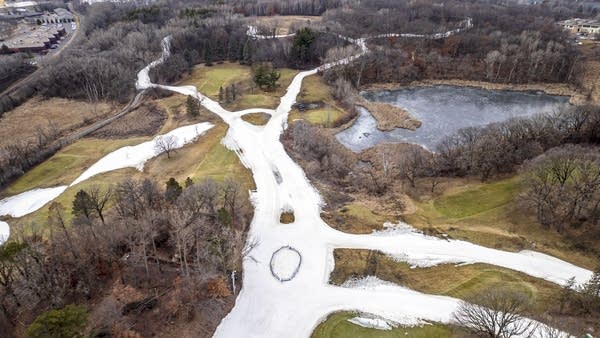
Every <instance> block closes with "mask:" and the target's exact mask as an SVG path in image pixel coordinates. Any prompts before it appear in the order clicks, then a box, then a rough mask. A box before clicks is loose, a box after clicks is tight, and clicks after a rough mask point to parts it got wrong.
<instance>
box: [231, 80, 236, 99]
mask: <svg viewBox="0 0 600 338" xmlns="http://www.w3.org/2000/svg"><path fill="white" fill-rule="evenodd" d="M235 98H236V93H235V83H234V84H232V85H231V100H232V101H235Z"/></svg>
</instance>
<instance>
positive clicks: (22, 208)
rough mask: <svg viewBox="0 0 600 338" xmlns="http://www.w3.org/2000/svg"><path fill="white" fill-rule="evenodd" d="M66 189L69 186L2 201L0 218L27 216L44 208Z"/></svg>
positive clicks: (27, 193) (39, 190)
mask: <svg viewBox="0 0 600 338" xmlns="http://www.w3.org/2000/svg"><path fill="white" fill-rule="evenodd" d="M66 189H67V186H66V185H62V186H58V187H54V188H46V189H33V190H29V191H26V192H23V193H20V194H18V195H15V196H11V197H7V198H5V199H3V200H1V201H0V216H5V215H9V216H12V217H22V216H25V215H27V214H29V213H32V212H34V211H36V210H38V209H39V208H41V207H43V206H44V205H46V203H48V202H50V201H52V200H53V199H55V198H56V197H57V196H58V195H60V194H62V193H63V191H65V190H66Z"/></svg>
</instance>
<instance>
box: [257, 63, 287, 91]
mask: <svg viewBox="0 0 600 338" xmlns="http://www.w3.org/2000/svg"><path fill="white" fill-rule="evenodd" d="M280 77H281V73H279V72H278V71H277V70H276V69H273V68H271V67H269V66H267V65H264V64H260V65H258V66H256V67H254V83H256V85H257V86H258V88H260V89H262V90H266V91H272V90H274V89H275V88H277V86H278V84H277V81H279V78H280Z"/></svg>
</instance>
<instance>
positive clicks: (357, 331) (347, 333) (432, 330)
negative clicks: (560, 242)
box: [311, 312, 452, 338]
mask: <svg viewBox="0 0 600 338" xmlns="http://www.w3.org/2000/svg"><path fill="white" fill-rule="evenodd" d="M356 316H357V314H356V313H353V312H337V313H334V314H331V315H330V316H329V317H327V319H326V320H325V321H324V322H322V323H321V324H319V326H317V328H316V329H315V331H314V332H313V333H312V335H311V338H348V337H352V338H397V337H406V338H449V337H452V329H451V328H450V327H448V326H446V325H441V324H433V325H423V326H415V327H402V326H400V327H396V328H393V329H391V330H377V329H373V328H367V327H363V326H360V325H357V324H354V323H351V322H349V320H350V319H352V318H354V317H356Z"/></svg>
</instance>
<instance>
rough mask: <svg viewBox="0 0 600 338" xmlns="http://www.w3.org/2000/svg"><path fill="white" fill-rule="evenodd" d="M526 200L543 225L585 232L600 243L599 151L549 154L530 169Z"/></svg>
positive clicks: (560, 150)
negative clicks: (598, 226)
mask: <svg viewBox="0 0 600 338" xmlns="http://www.w3.org/2000/svg"><path fill="white" fill-rule="evenodd" d="M525 172H526V177H527V179H526V192H525V194H524V196H523V197H524V199H525V201H526V202H527V203H528V205H529V206H530V207H531V209H532V210H534V212H535V215H536V217H537V220H538V222H539V223H540V224H542V225H544V226H546V227H548V228H552V229H555V230H557V231H558V232H565V231H572V230H578V231H582V230H583V231H584V232H585V237H586V241H585V242H584V243H582V244H581V245H582V246H585V243H586V242H588V241H597V240H598V239H599V236H600V232H599V231H597V230H595V229H594V228H597V225H598V221H600V154H599V153H598V149H595V148H589V147H581V146H573V145H569V146H565V147H560V148H554V149H551V150H550V151H547V152H546V153H545V154H544V155H542V156H540V157H538V158H536V159H535V160H533V161H531V162H530V163H528V164H527V166H526V170H525Z"/></svg>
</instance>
